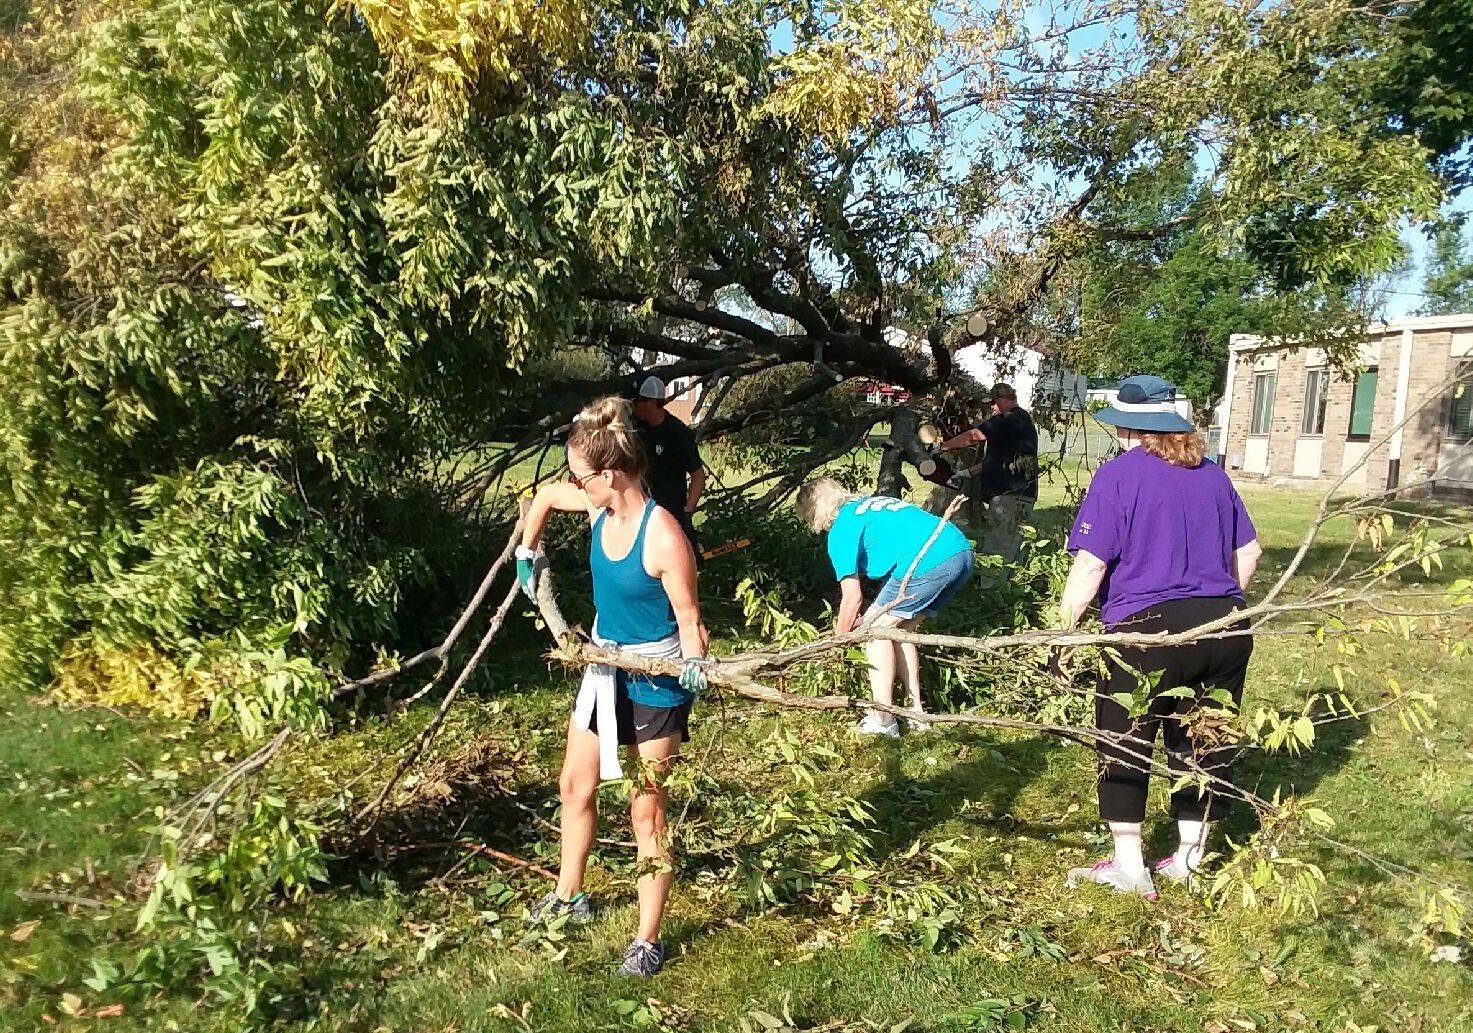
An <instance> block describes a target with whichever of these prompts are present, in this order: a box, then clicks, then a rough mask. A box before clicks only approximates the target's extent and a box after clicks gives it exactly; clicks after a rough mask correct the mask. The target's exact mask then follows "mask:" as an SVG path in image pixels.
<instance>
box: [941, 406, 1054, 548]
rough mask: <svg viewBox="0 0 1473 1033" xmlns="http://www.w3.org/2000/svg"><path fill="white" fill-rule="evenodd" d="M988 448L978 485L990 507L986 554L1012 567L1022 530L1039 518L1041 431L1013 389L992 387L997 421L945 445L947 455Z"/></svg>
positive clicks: (984, 538) (993, 417)
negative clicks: (1036, 508) (1036, 513)
mask: <svg viewBox="0 0 1473 1033" xmlns="http://www.w3.org/2000/svg"><path fill="white" fill-rule="evenodd" d="M982 442H986V444H987V452H986V454H985V455H984V456H983V457H982V462H981V463H979V464H978V469H977V481H978V484H979V486H980V489H979V490H980V492H981V495H982V500H983V501H985V502H986V503H987V522H986V527H985V529H984V531H983V536H982V542H981V543H980V546H979V547H980V549H981V551H982V552H985V553H994V554H996V555H998V556H1001V557H1002V558H1003V560H1005V561H1006V562H1008V563H1012V562H1014V561H1016V560H1017V558H1018V549H1019V548H1020V547H1021V546H1022V544H1023V536H1022V533H1021V532H1020V530H1019V528H1021V527H1022V526H1023V525H1024V524H1026V523H1027V522H1028V521H1029V520H1031V519H1032V518H1033V506H1034V503H1036V502H1037V501H1038V428H1037V427H1035V426H1034V425H1033V417H1032V416H1029V415H1028V410H1027V409H1024V408H1023V407H1022V406H1020V405H1019V404H1018V394H1017V392H1016V391H1014V390H1013V388H1012V385H1011V384H1001V383H999V384H994V385H993V386H992V415H991V416H990V417H989V418H988V419H986V420H984V421H983V422H981V423H979V424H977V426H975V427H973V428H972V429H971V430H965V431H962V433H960V434H958V435H957V436H956V437H954V438H952V439H951V440H949V441H946V442H943V443H942V445H941V450H942V451H943V452H948V451H951V450H953V449H958V448H967V447H969V446H971V445H976V444H980V443H982Z"/></svg>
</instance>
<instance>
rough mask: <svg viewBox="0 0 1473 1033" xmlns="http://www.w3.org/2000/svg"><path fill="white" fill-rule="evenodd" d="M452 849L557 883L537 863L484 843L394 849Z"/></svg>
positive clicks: (450, 842) (449, 842) (456, 841)
mask: <svg viewBox="0 0 1473 1033" xmlns="http://www.w3.org/2000/svg"><path fill="white" fill-rule="evenodd" d="M452 847H458V848H460V849H461V850H469V851H470V852H471V853H473V854H484V855H485V856H487V857H491V858H495V859H496V860H498V861H502V862H505V863H506V864H510V865H515V866H516V867H518V868H525V869H526V870H527V871H529V872H535V873H536V874H538V875H540V876H542V877H543V878H544V879H551V880H552V881H553V882H556V881H557V876H556V875H554V874H553V873H552V872H550V871H548V870H547V869H546V868H544V867H542V865H540V864H538V863H536V862H535V861H528V860H527V859H525V858H522V857H518V856H516V855H515V854H508V853H507V852H506V851H504V850H497V849H496V848H495V847H489V846H486V844H484V843H472V842H469V841H467V840H464V839H453V840H441V841H439V842H435V843H410V844H408V845H407V846H398V847H395V848H394V849H395V850H396V851H403V852H407V851H410V850H449V849H451V848H452Z"/></svg>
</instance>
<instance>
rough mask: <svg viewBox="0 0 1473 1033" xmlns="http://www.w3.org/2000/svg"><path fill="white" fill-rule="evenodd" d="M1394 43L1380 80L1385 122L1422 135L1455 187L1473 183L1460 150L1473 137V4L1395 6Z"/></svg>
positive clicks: (1438, 1) (1420, 0) (1433, 0)
mask: <svg viewBox="0 0 1473 1033" xmlns="http://www.w3.org/2000/svg"><path fill="white" fill-rule="evenodd" d="M1390 14H1391V18H1390V19H1389V20H1388V23H1387V28H1388V31H1389V36H1390V39H1389V41H1388V43H1387V45H1386V47H1385V50H1384V52H1383V54H1382V57H1381V59H1380V61H1378V62H1377V66H1376V71H1377V75H1376V77H1375V80H1374V94H1375V96H1376V99H1377V100H1378V101H1379V103H1380V104H1381V105H1382V106H1383V107H1384V109H1385V117H1386V118H1388V119H1390V120H1394V121H1395V122H1396V123H1397V124H1398V125H1400V126H1404V127H1406V128H1409V129H1411V130H1413V131H1415V132H1416V134H1417V136H1418V137H1419V138H1420V139H1421V141H1422V142H1423V143H1424V144H1425V145H1426V146H1427V147H1428V148H1429V149H1430V150H1431V151H1432V152H1433V153H1434V154H1435V155H1436V156H1437V158H1438V159H1439V163H1440V166H1441V168H1442V171H1443V172H1444V174H1446V175H1447V176H1448V177H1449V178H1450V179H1451V180H1452V181H1453V182H1454V183H1455V184H1457V185H1460V186H1463V185H1467V183H1468V182H1469V181H1470V178H1473V163H1470V160H1469V157H1468V155H1467V154H1466V152H1464V153H1460V149H1461V148H1462V147H1463V146H1464V145H1465V144H1466V143H1467V141H1468V140H1469V138H1470V137H1473V33H1470V32H1469V30H1468V26H1469V25H1473V4H1470V3H1469V2H1468V0H1417V2H1413V3H1398V4H1394V5H1392V10H1391V12H1390Z"/></svg>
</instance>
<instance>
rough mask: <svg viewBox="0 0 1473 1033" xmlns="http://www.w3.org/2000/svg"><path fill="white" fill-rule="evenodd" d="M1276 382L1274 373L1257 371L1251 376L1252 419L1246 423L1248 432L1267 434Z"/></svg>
mask: <svg viewBox="0 0 1473 1033" xmlns="http://www.w3.org/2000/svg"><path fill="white" fill-rule="evenodd" d="M1277 382H1278V374H1276V373H1257V374H1254V377H1253V419H1252V421H1251V422H1250V423H1249V425H1248V433H1249V434H1267V433H1268V428H1269V425H1270V424H1271V423H1272V422H1273V418H1274V387H1275V385H1276V384H1277Z"/></svg>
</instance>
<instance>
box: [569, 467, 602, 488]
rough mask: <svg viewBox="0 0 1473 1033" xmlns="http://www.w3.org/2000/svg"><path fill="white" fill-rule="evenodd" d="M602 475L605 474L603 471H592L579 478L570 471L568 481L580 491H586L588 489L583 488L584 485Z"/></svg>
mask: <svg viewBox="0 0 1473 1033" xmlns="http://www.w3.org/2000/svg"><path fill="white" fill-rule="evenodd" d="M601 473H603V471H602V470H590V471H589V472H588V473H586V474H584V475H583V476H582V477H579V476H578V475H577V474H575V473H574V472H573V471H572V470H569V471H568V480H570V481H572V482H573V487H575V488H577V489H578V490H579V491H585V490H586V489H585V488H584V487H583V485H585V484H587V483H588V482H589V481H591V480H593V479H594V478H595V477H597V476H598V475H599V474H601Z"/></svg>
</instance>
